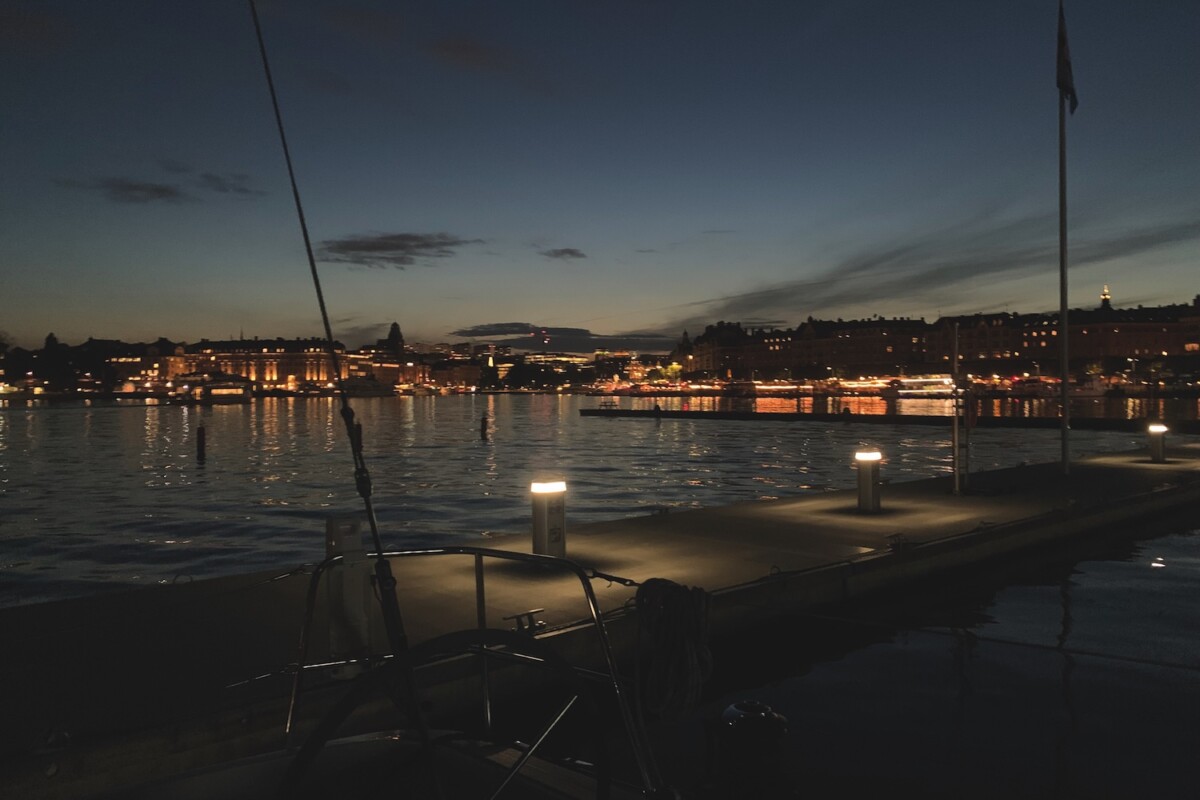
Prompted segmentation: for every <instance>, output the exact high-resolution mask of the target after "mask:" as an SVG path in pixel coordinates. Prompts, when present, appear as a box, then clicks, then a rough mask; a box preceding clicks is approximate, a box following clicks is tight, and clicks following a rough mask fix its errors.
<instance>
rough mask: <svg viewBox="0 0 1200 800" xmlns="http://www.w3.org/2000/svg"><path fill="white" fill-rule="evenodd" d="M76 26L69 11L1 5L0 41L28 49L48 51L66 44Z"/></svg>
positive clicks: (40, 52)
mask: <svg viewBox="0 0 1200 800" xmlns="http://www.w3.org/2000/svg"><path fill="white" fill-rule="evenodd" d="M74 33H75V30H74V28H73V26H72V25H71V23H70V22H69V21H68V18H67V16H66V15H65V14H62V13H60V12H56V11H44V10H42V9H38V10H36V11H35V10H33V9H31V8H26V9H22V8H0V42H4V44H5V46H6V47H10V48H16V49H20V50H23V51H26V52H36V53H39V54H43V55H44V54H48V53H52V52H55V51H57V50H58V49H59V48H61V47H62V46H63V45H64V44H66V43H67V42H68V41H69V40H70V39H71V38H72V36H73V34H74Z"/></svg>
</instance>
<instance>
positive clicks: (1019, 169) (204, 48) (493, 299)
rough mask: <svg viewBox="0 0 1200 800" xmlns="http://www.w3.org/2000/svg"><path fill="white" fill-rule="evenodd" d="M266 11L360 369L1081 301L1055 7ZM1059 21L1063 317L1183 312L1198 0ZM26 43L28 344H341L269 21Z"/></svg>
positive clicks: (23, 247) (132, 12) (5, 102)
mask: <svg viewBox="0 0 1200 800" xmlns="http://www.w3.org/2000/svg"><path fill="white" fill-rule="evenodd" d="M259 10H260V15H261V19H262V22H263V26H264V29H265V31H264V32H265V37H266V41H267V46H268V49H269V51H270V56H271V60H272V68H273V71H274V74H275V79H276V85H277V87H278V90H279V93H280V101H281V104H282V108H283V113H284V118H285V124H286V125H287V129H288V133H289V137H290V144H291V149H292V155H293V158H294V160H295V165H296V169H297V173H298V180H299V185H300V190H301V193H302V196H303V198H304V200H305V203H306V212H307V215H308V222H309V226H310V231H311V233H312V236H313V240H314V243H315V245H316V247H317V249H318V254H319V256H320V258H321V261H320V263H319V269H320V272H321V276H322V280H323V282H324V285H325V290H326V295H327V301H328V305H329V308H330V312H331V315H332V316H333V318H334V329H335V334H337V335H338V336H339V337H341V338H343V339H344V340H345V341H346V343H347V344H349V345H352V346H354V345H358V344H361V343H363V342H365V341H369V340H373V339H375V338H378V337H380V336H383V335H384V334H385V332H386V326H387V325H388V324H389V323H391V322H392V321H393V320H396V321H398V322H399V323H400V325H401V327H402V328H403V330H404V333H405V336H406V338H407V339H409V340H410V341H418V340H420V341H443V340H453V339H457V338H463V337H464V336H473V337H474V338H477V339H483V338H486V337H487V335H488V334H489V332H492V331H501V330H507V328H502V327H498V326H499V325H500V324H501V323H527V324H530V325H534V326H546V327H552V328H555V327H572V328H582V329H588V330H590V331H592V332H594V333H596V334H601V335H614V336H615V335H625V334H630V333H653V334H663V335H666V336H667V337H669V338H671V339H674V338H677V337H678V335H679V333H680V332H681V331H682V330H683V329H684V328H687V329H689V330H690V331H692V332H693V333H695V332H696V331H697V330H698V329H700V328H702V327H703V325H704V324H705V323H708V322H715V321H717V320H719V319H722V320H728V321H741V322H743V323H744V324H748V325H759V324H764V325H781V326H782V325H787V326H791V325H794V324H796V323H797V322H799V321H802V320H803V319H804V318H806V317H807V316H809V315H814V316H818V317H845V318H851V317H863V316H868V315H872V314H876V313H878V314H883V315H885V316H914V317H921V316H923V317H925V318H926V319H933V318H935V317H936V316H938V315H940V314H951V313H966V312H975V311H1004V310H1011V311H1044V310H1051V309H1055V308H1057V305H1058V256H1057V171H1056V170H1057V92H1056V89H1055V85H1054V59H1055V36H1056V24H1057V4H1056V3H1055V2H1054V0H1011V1H1009V2H1003V3H983V2H972V1H969V0H958V2H940V1H936V0H929V1H922V2H913V3H897V2H894V1H893V0H861V1H860V2H854V1H853V0H848V1H847V0H838V1H837V2H833V1H830V2H799V1H796V2H782V1H781V2H747V0H737V1H736V2H702V1H700V0H691V1H690V2H665V1H664V2H653V1H652V0H644V1H643V2H606V3H582V2H580V3H574V2H562V1H561V0H547V1H546V2H519V1H517V0H514V2H495V0H488V1H487V2H440V3H406V2H395V1H394V0H389V1H388V2H384V1H383V0H379V1H378V2H338V3H334V2H322V1H321V0H290V1H289V2H283V0H261V3H260V5H259ZM1067 20H1068V28H1069V33H1070V43H1071V51H1072V60H1073V66H1074V72H1075V79H1076V85H1077V89H1078V93H1079V98H1080V106H1079V109H1078V111H1077V112H1076V113H1075V114H1074V116H1072V117H1071V118H1070V119H1069V122H1068V139H1069V144H1068V151H1069V174H1070V230H1071V261H1072V269H1071V279H1070V281H1071V294H1070V302H1071V304H1072V305H1073V306H1090V305H1093V304H1094V303H1095V302H1096V299H1097V297H1098V295H1099V294H1100V291H1101V288H1102V286H1103V285H1104V284H1109V285H1110V286H1111V287H1112V292H1113V296H1114V302H1115V303H1116V304H1118V305H1135V304H1138V303H1145V304H1157V303H1167V302H1180V301H1186V300H1191V298H1192V297H1193V296H1194V295H1195V294H1196V293H1197V292H1198V291H1200V282H1198V281H1197V280H1196V274H1197V269H1196V267H1197V262H1198V260H1200V259H1198V256H1200V245H1198V241H1200V152H1198V150H1200V110H1198V104H1197V102H1196V101H1197V94H1196V86H1195V84H1196V76H1197V75H1200V48H1198V47H1196V42H1197V41H1200V3H1197V2H1194V0H1147V1H1146V2H1141V3H1133V2H1127V1H1126V0H1090V1H1085V0H1074V2H1069V3H1068V4H1067ZM0 39H2V41H0V45H2V46H0V85H2V90H0V91H2V94H0V105H2V107H3V108H4V121H3V123H0V124H2V128H0V131H2V132H0V159H2V164H3V173H4V180H3V181H0V264H2V265H3V272H2V275H3V278H2V280H3V296H4V304H3V316H2V317H0V330H2V331H4V332H6V333H7V334H8V336H9V337H10V338H11V339H13V340H15V341H16V342H17V343H18V344H22V345H25V346H34V345H37V344H39V343H40V341H41V339H42V338H43V337H44V336H45V335H46V333H48V332H50V331H53V332H54V333H55V334H57V335H58V337H59V339H60V340H63V341H67V342H71V343H74V342H77V341H79V340H81V339H83V338H85V337H86V336H88V335H93V336H97V337H105V338H109V337H111V338H121V339H126V340H131V341H136V340H148V339H152V338H156V337H158V336H160V335H161V336H168V337H170V338H174V339H182V340H187V341H195V340H198V339H200V338H202V337H207V338H224V337H228V336H231V335H237V334H238V333H240V332H243V331H244V332H245V334H246V335H247V336H251V335H259V336H275V335H283V336H289V337H290V336H306V335H317V334H319V332H320V330H321V326H320V322H319V317H318V313H317V306H316V301H315V298H314V293H313V289H312V286H311V281H310V279H309V275H308V268H307V262H306V260H305V256H304V251H303V247H302V240H301V238H300V233H299V227H298V225H297V222H296V219H295V213H294V209H293V207H292V205H291V203H292V201H291V195H290V191H289V188H288V184H287V176H286V172H285V167H284V163H283V159H282V155H281V151H280V147H279V144H278V139H277V135H276V132H275V129H274V121H273V118H272V117H271V109H270V103H269V98H268V95H267V92H266V88H265V82H264V78H263V75H262V69H261V65H260V62H259V56H258V52H257V47H256V43H255V39H254V31H253V26H252V21H251V17H250V14H249V10H248V7H247V5H246V3H245V2H244V1H243V0H208V1H207V2H203V3H163V2H161V0H145V1H143V2H131V1H128V0H112V1H111V2H84V1H83V0H80V1H78V2H55V1H54V0H36V1H31V2H3V3H0ZM554 346H555V342H554V341H553V340H552V342H551V347H552V348H553V347H554Z"/></svg>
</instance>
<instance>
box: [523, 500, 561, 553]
mask: <svg viewBox="0 0 1200 800" xmlns="http://www.w3.org/2000/svg"><path fill="white" fill-rule="evenodd" d="M529 491H530V492H531V493H532V495H533V552H534V553H535V554H537V555H542V556H557V557H558V558H566V555H567V484H566V482H564V481H551V482H550V483H534V484H530V486H529Z"/></svg>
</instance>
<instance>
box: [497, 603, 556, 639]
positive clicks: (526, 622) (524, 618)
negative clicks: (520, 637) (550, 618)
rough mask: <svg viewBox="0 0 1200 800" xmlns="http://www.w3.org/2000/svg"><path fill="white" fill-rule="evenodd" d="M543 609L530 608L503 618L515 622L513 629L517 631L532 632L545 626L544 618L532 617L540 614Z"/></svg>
mask: <svg viewBox="0 0 1200 800" xmlns="http://www.w3.org/2000/svg"><path fill="white" fill-rule="evenodd" d="M545 610H546V609H544V608H531V609H529V610H528V611H522V612H521V613H519V614H512V615H510V616H507V617H504V618H503V619H505V620H513V621H514V622H515V623H516V624H515V626H514V627H513V630H514V631H516V632H517V633H528V634H534V633H536V632H538V631H540V630H542V629H543V628H545V627H546V621H545V620H544V619H534V616H533V615H534V614H540V613H542V612H543V611H545Z"/></svg>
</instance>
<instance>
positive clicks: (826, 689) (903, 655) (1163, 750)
mask: <svg viewBox="0 0 1200 800" xmlns="http://www.w3.org/2000/svg"><path fill="white" fill-rule="evenodd" d="M1141 533H1142V534H1143V535H1152V536H1155V537H1156V538H1151V539H1146V540H1143V541H1140V542H1130V541H1128V540H1126V539H1114V540H1112V541H1111V542H1109V543H1107V544H1105V545H1103V546H1102V548H1101V549H1102V550H1104V551H1105V552H1098V553H1096V554H1094V555H1089V556H1085V557H1084V558H1085V560H1083V561H1079V562H1078V563H1049V564H1043V565H1041V566H1039V567H1035V568H1033V571H1032V572H1030V569H1029V568H1028V567H1026V568H1024V569H1023V571H1022V570H1017V569H1014V570H1012V571H1011V572H1009V574H1008V575H1007V576H1005V577H1004V578H1003V579H1002V582H1003V583H1006V584H1008V585H1004V586H994V587H990V586H988V585H987V581H985V582H984V585H983V586H982V587H980V588H978V589H974V590H972V591H971V592H970V593H968V594H967V595H966V596H964V595H963V594H959V593H955V594H950V595H948V596H944V597H943V599H942V600H940V601H938V602H937V603H936V605H932V606H928V607H926V608H924V609H923V610H921V611H917V612H910V613H906V614H904V615H901V620H902V621H896V619H895V617H896V615H895V614H891V615H889V616H890V619H889V621H887V622H884V623H882V624H880V623H879V621H878V620H876V621H872V620H873V618H874V617H875V616H876V614H878V613H879V612H878V611H867V612H865V613H864V615H863V616H862V617H860V618H859V619H857V620H853V621H847V620H835V619H829V618H825V619H820V618H816V617H809V618H796V619H795V620H794V621H793V624H791V625H778V626H775V627H774V628H773V629H772V631H771V632H770V634H769V635H768V636H759V637H757V638H751V637H749V636H748V637H747V642H746V645H745V652H743V653H741V655H740V659H742V660H744V661H745V662H746V663H748V664H750V666H749V667H746V670H747V672H746V673H745V674H744V675H742V676H741V677H740V678H738V679H734V680H732V681H730V683H732V684H736V685H735V686H730V685H726V686H724V687H723V688H721V689H719V690H717V692H716V693H715V696H713V697H712V698H711V699H710V700H708V701H707V702H706V703H705V704H703V706H701V707H700V708H698V709H696V710H695V711H693V712H692V713H691V714H689V716H688V717H687V719H685V720H684V721H683V723H682V724H679V725H676V726H675V727H674V728H673V733H672V734H671V736H672V737H673V738H668V739H667V746H666V747H664V748H663V750H662V755H663V756H664V757H665V758H666V759H667V763H668V767H669V768H673V769H675V770H676V772H675V774H676V775H678V776H681V780H683V781H686V782H687V783H685V784H684V785H685V786H688V788H693V789H696V788H698V787H700V786H703V785H705V784H706V783H708V784H711V783H713V782H714V780H715V779H714V777H713V775H712V770H711V769H710V765H711V763H712V762H711V760H710V762H709V763H707V764H700V765H697V764H695V763H694V761H693V759H694V754H696V753H703V752H705V751H706V745H705V743H704V742H703V741H702V740H701V739H700V737H698V736H697V735H696V734H695V733H694V732H693V731H702V730H704V729H705V726H706V722H705V721H706V720H707V721H712V720H716V719H718V718H719V716H720V714H721V712H722V710H723V709H725V708H726V707H728V705H729V704H731V703H734V702H739V701H744V700H747V699H753V700H755V701H758V702H760V703H764V704H766V705H768V706H770V707H771V708H772V709H774V710H775V711H776V712H778V713H781V714H782V715H783V716H785V717H786V718H787V719H788V723H789V724H788V732H787V735H786V736H784V737H783V739H782V740H781V742H782V745H781V752H782V758H781V759H780V760H779V762H778V765H777V766H774V767H773V768H772V770H770V771H769V774H770V781H771V783H772V785H773V786H774V787H782V788H783V789H784V790H782V791H779V792H777V793H774V794H769V795H768V794H766V793H758V794H755V793H753V792H748V793H746V794H745V795H744V796H772V797H791V796H798V795H799V793H800V790H803V791H804V793H805V794H812V795H814V796H818V797H858V796H874V795H875V794H877V793H879V792H887V793H889V794H896V795H913V796H921V797H946V798H950V797H973V798H1010V797H1080V798H1085V797H1086V798H1102V797H1111V798H1118V797H1121V798H1124V797H1156V798H1192V797H1195V796H1196V786H1195V745H1196V723H1195V720H1196V719H1197V718H1198V717H1200V640H1197V638H1196V637H1195V635H1194V633H1193V632H1194V629H1195V619H1196V617H1197V615H1198V614H1200V595H1198V594H1197V593H1196V591H1195V586H1196V585H1197V582H1200V555H1198V554H1197V550H1196V547H1197V544H1198V543H1200V532H1198V531H1196V530H1195V529H1194V528H1193V527H1190V526H1188V525H1187V524H1186V523H1184V524H1183V527H1182V528H1180V527H1178V524H1177V525H1175V526H1174V527H1166V528H1165V529H1164V528H1161V527H1160V528H1159V529H1157V530H1144V531H1141ZM1094 546H1095V545H1093V547H1094ZM1077 557H1078V556H1077ZM1160 564H1162V565H1165V566H1161V567H1159V566H1157V565H1160ZM998 577H999V576H998ZM885 613H886V612H885ZM814 642H816V644H814ZM723 652H725V651H723ZM766 665H770V666H766ZM672 759H674V760H675V761H677V762H682V763H683V764H684V765H690V769H686V768H683V767H681V766H680V764H679V763H671V761H672ZM689 784H690V785H689ZM697 796H707V795H701V794H697ZM714 796H715V795H714Z"/></svg>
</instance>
